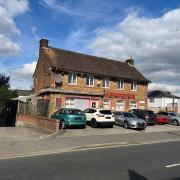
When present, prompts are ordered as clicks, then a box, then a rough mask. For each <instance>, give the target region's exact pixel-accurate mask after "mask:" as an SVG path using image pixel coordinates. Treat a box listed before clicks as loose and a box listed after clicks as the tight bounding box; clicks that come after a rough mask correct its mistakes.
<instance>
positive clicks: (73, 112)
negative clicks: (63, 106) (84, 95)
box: [67, 109, 84, 115]
mask: <svg viewBox="0 0 180 180" xmlns="http://www.w3.org/2000/svg"><path fill="white" fill-rule="evenodd" d="M67 114H69V115H83V114H84V113H83V112H82V111H81V110H78V109H69V110H67Z"/></svg>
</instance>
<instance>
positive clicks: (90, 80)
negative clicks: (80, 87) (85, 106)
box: [86, 75, 94, 87]
mask: <svg viewBox="0 0 180 180" xmlns="http://www.w3.org/2000/svg"><path fill="white" fill-rule="evenodd" d="M86 86H90V87H93V86H94V77H93V76H90V75H87V76H86Z"/></svg>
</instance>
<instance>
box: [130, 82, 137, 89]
mask: <svg viewBox="0 0 180 180" xmlns="http://www.w3.org/2000/svg"><path fill="white" fill-rule="evenodd" d="M131 91H137V82H136V81H131Z"/></svg>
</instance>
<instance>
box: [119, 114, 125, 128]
mask: <svg viewBox="0 0 180 180" xmlns="http://www.w3.org/2000/svg"><path fill="white" fill-rule="evenodd" d="M119 125H120V126H123V125H124V116H123V114H122V113H119Z"/></svg>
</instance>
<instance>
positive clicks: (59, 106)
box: [56, 98, 62, 108]
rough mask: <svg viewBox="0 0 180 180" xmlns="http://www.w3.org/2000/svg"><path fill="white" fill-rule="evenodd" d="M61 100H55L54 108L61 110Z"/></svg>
mask: <svg viewBox="0 0 180 180" xmlns="http://www.w3.org/2000/svg"><path fill="white" fill-rule="evenodd" d="M61 104H62V98H56V108H61Z"/></svg>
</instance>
